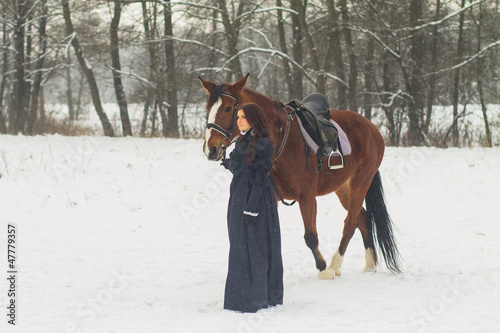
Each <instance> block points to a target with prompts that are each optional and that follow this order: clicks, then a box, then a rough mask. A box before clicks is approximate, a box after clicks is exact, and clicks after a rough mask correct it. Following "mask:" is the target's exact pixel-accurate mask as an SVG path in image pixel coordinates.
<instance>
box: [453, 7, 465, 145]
mask: <svg viewBox="0 0 500 333" xmlns="http://www.w3.org/2000/svg"><path fill="white" fill-rule="evenodd" d="M464 7H465V0H462V4H461V8H464ZM464 19H465V13H464V12H461V13H460V18H459V23H458V42H457V56H456V63H457V64H459V63H460V62H461V61H462V55H463V49H464V42H463V38H464V37H463V31H464ZM459 90H460V68H457V69H455V71H454V73H453V91H452V104H453V125H452V138H453V145H454V146H458V102H459Z"/></svg>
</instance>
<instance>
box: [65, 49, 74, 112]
mask: <svg viewBox="0 0 500 333" xmlns="http://www.w3.org/2000/svg"><path fill="white" fill-rule="evenodd" d="M67 52H68V53H67V54H66V84H67V87H66V102H67V103H68V114H69V120H70V121H73V120H76V118H75V106H74V104H73V82H72V78H71V52H70V49H67Z"/></svg>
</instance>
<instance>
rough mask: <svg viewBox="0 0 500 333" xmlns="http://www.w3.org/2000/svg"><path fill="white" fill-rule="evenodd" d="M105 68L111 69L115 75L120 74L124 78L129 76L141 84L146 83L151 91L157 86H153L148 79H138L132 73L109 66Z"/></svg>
mask: <svg viewBox="0 0 500 333" xmlns="http://www.w3.org/2000/svg"><path fill="white" fill-rule="evenodd" d="M106 67H108V68H109V69H111V70H112V71H113V72H115V73H118V74H121V75H124V76H130V77H133V78H136V79H137V80H139V81H141V82H143V83H146V84H147V85H148V86H150V87H151V88H153V89H157V86H156V84H154V83H153V82H151V81H149V80H148V79H145V78H143V77H140V76H139V75H137V74H134V73H126V72H124V71H119V70H117V69H115V68H113V67H111V66H110V65H106Z"/></svg>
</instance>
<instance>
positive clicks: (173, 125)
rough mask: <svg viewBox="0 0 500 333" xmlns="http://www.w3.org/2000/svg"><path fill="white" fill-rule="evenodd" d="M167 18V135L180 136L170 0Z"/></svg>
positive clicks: (166, 7)
mask: <svg viewBox="0 0 500 333" xmlns="http://www.w3.org/2000/svg"><path fill="white" fill-rule="evenodd" d="M163 10H164V13H163V15H164V18H165V38H166V39H165V60H166V65H167V111H168V112H167V115H168V123H167V124H168V127H167V131H166V136H167V137H173V138H178V137H179V115H178V99H177V78H176V70H175V50H174V41H173V40H172V39H170V38H169V37H173V36H174V29H173V24H172V7H171V4H170V0H166V4H164V5H163Z"/></svg>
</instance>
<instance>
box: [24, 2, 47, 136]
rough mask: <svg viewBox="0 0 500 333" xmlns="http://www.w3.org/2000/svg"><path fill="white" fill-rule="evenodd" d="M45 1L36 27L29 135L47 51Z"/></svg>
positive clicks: (32, 126)
mask: <svg viewBox="0 0 500 333" xmlns="http://www.w3.org/2000/svg"><path fill="white" fill-rule="evenodd" d="M47 16H48V9H47V0H42V1H41V13H40V22H39V27H38V36H39V39H40V47H39V51H38V59H37V61H36V69H35V70H36V73H35V78H34V82H33V85H32V91H31V99H30V112H29V119H28V126H27V129H26V132H27V133H28V134H30V135H33V134H35V124H36V121H37V117H38V110H39V101H40V91H41V85H42V69H43V63H44V59H45V51H46V49H47V36H46V27H47Z"/></svg>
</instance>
